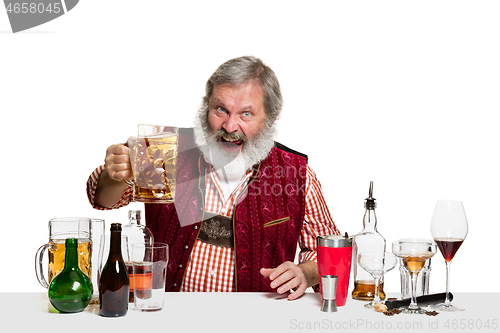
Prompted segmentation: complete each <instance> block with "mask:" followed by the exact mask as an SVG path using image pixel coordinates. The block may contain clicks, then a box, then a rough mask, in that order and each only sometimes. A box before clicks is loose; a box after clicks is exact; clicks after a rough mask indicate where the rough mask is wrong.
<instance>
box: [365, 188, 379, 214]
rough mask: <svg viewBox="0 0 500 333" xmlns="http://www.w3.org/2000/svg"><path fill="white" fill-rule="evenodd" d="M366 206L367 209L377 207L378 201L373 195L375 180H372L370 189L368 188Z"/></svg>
mask: <svg viewBox="0 0 500 333" xmlns="http://www.w3.org/2000/svg"><path fill="white" fill-rule="evenodd" d="M365 200H366V201H365V208H367V209H374V208H376V207H377V203H376V202H375V200H377V199H375V198H374V197H373V181H370V189H369V190H368V198H366V199H365Z"/></svg>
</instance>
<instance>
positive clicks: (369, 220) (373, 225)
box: [363, 208, 377, 231]
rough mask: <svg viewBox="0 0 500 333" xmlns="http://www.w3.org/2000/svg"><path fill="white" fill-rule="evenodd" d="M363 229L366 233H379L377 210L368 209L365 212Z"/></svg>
mask: <svg viewBox="0 0 500 333" xmlns="http://www.w3.org/2000/svg"><path fill="white" fill-rule="evenodd" d="M363 229H364V230H365V231H372V230H373V231H377V216H376V215H375V209H373V208H367V209H366V210H365V216H364V217H363Z"/></svg>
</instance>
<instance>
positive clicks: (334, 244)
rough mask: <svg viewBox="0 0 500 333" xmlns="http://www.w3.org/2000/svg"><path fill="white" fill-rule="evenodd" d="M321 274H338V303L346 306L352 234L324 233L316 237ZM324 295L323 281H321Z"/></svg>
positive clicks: (319, 271)
mask: <svg viewBox="0 0 500 333" xmlns="http://www.w3.org/2000/svg"><path fill="white" fill-rule="evenodd" d="M316 243H317V245H318V273H319V276H320V277H321V276H324V275H333V276H337V286H336V297H335V301H336V305H337V306H344V305H345V303H346V299H347V293H348V288H349V278H350V275H351V261H352V236H348V235H347V234H346V236H340V235H323V236H318V237H317V238H316ZM319 284H320V289H321V294H322V295H323V292H324V290H323V282H322V280H321V279H320V281H319Z"/></svg>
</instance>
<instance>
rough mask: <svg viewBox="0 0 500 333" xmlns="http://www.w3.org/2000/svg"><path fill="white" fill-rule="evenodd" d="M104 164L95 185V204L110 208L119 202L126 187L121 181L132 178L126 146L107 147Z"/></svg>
mask: <svg viewBox="0 0 500 333" xmlns="http://www.w3.org/2000/svg"><path fill="white" fill-rule="evenodd" d="M131 139H132V138H130V139H129V141H128V145H130V143H131ZM134 139H135V138H134ZM104 163H106V169H104V171H103V172H102V174H101V177H100V178H99V182H98V183H97V188H96V192H95V204H96V205H98V206H101V207H112V206H113V205H114V204H116V203H117V202H118V201H119V200H120V198H121V197H122V195H123V193H124V192H125V190H126V188H127V186H128V185H127V184H126V183H125V182H124V181H123V180H124V179H125V178H132V177H133V173H132V165H131V164H130V153H129V148H128V147H127V145H126V144H116V145H112V146H109V148H108V149H107V150H106V157H105V158H104Z"/></svg>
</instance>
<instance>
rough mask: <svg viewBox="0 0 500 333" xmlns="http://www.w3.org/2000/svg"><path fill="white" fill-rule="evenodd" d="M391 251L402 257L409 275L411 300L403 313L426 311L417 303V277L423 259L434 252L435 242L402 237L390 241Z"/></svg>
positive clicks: (422, 265) (423, 262)
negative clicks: (392, 241)
mask: <svg viewBox="0 0 500 333" xmlns="http://www.w3.org/2000/svg"><path fill="white" fill-rule="evenodd" d="M392 252H393V253H394V254H395V255H396V256H398V257H399V258H401V259H402V262H403V266H404V268H405V269H406V270H407V271H408V273H410V277H411V301H410V305H409V306H408V308H407V309H405V310H403V313H410V314H421V313H425V312H426V311H425V310H424V309H422V308H420V307H419V306H418V305H417V295H416V291H417V277H418V273H419V272H420V271H421V270H422V268H423V267H424V265H425V261H426V260H427V259H429V258H431V257H432V256H433V255H434V254H435V253H436V243H434V242H433V241H431V240H427V239H418V238H403V239H400V240H398V241H395V242H394V243H392Z"/></svg>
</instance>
